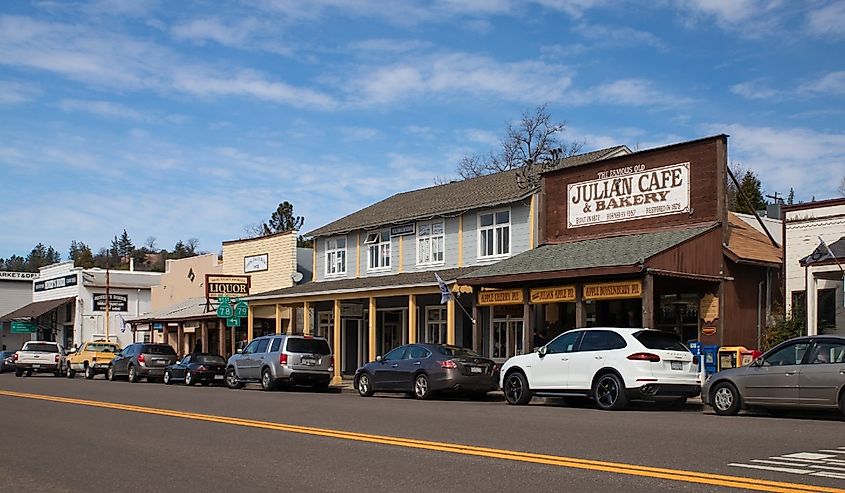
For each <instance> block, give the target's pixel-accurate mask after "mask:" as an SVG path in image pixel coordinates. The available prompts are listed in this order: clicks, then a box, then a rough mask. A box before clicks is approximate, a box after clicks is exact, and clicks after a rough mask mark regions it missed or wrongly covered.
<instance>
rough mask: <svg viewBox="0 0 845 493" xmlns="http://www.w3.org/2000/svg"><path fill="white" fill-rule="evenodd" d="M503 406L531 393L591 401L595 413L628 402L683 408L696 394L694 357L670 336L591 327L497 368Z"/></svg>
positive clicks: (520, 401) (521, 400) (525, 400)
mask: <svg viewBox="0 0 845 493" xmlns="http://www.w3.org/2000/svg"><path fill="white" fill-rule="evenodd" d="M500 375H501V376H500V379H501V381H500V385H501V388H502V389H503V390H504V392H505V398H506V399H507V401H508V404H528V402H529V401H530V400H531V397H532V396H534V395H540V396H554V397H581V398H584V397H592V398H593V399H594V400H595V402H596V405H597V406H598V407H599V408H601V409H622V408H624V407H625V405H626V404H627V403H628V400H630V399H643V400H664V401H671V402H674V403H676V404H683V403H684V402H686V399H687V397H695V396H697V395H699V394H700V392H701V381H700V380H699V377H698V358H697V357H694V356H693V355H692V353H690V351H689V349H687V347H686V346H684V345H683V344H682V343H681V341H680V340H679V339H678V338H677V337H676V336H675V335H674V334H672V333H668V332H661V331H658V330H648V329H619V328H605V327H596V328H589V329H576V330H571V331H569V332H564V333H563V334H561V335H559V336H558V337H556V338H554V339H553V340H552V341H551V342H549V343H548V344H546V345H545V346H543V347H541V348H539V349H538V350H537V351H536V352H534V353H531V354H523V355H520V356H514V357H513V358H511V359H509V360H507V361H506V362H505V364H504V365H503V366H502V370H501V373H500Z"/></svg>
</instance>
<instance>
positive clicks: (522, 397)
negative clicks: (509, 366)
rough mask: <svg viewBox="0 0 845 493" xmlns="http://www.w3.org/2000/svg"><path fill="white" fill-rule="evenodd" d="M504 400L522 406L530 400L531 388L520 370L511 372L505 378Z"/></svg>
mask: <svg viewBox="0 0 845 493" xmlns="http://www.w3.org/2000/svg"><path fill="white" fill-rule="evenodd" d="M505 400H507V401H508V404H514V405H518V406H524V405H525V404H528V403H529V402H530V401H531V389H530V388H528V380H527V379H526V378H525V375H523V374H522V372H518V371H516V372H513V373H511V374H510V375H508V377H507V378H506V379H505Z"/></svg>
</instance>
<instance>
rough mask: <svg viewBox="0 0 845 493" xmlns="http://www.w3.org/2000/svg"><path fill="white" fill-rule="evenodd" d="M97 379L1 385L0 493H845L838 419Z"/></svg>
mask: <svg viewBox="0 0 845 493" xmlns="http://www.w3.org/2000/svg"><path fill="white" fill-rule="evenodd" d="M101 378H102V377H97V379H96V380H93V381H87V380H84V379H82V378H77V379H75V380H67V379H64V378H61V379H58V378H53V377H49V376H35V377H30V378H16V377H15V376H14V375H9V374H3V375H0V410H2V421H0V422H1V423H2V427H0V429H2V432H0V442H2V444H3V451H4V453H3V455H2V460H0V485H3V486H4V488H3V491H87V492H99V491H103V492H105V491H108V492H114V491H127V490H132V491H180V492H195V491H241V492H244V491H262V490H268V489H269V490H273V491H291V492H310V491H347V492H355V491H390V492H397V491H409V492H415V491H426V492H430V491H458V492H463V491H467V492H468V491H484V490H487V491H572V492H574V491H589V492H595V491H644V490H646V489H655V490H659V491H737V490H742V489H750V488H752V487H757V488H763V489H764V490H767V491H834V490H838V489H843V490H842V491H845V421H843V419H841V418H840V417H839V416H837V415H835V414H820V415H812V416H808V415H793V416H788V417H779V418H774V417H770V416H765V415H740V416H737V417H720V416H716V415H714V414H712V413H710V412H702V411H701V410H700V409H699V408H697V407H695V406H688V407H687V409H685V410H683V411H667V410H661V409H659V408H657V407H655V406H649V405H642V406H638V407H637V408H635V409H632V410H628V411H622V412H603V411H598V410H596V409H592V408H589V407H585V408H572V407H565V406H563V405H561V404H558V403H551V402H543V401H539V400H535V402H534V403H532V405H530V406H527V407H513V406H508V405H506V404H505V403H504V402H503V401H501V400H500V399H497V398H495V397H494V396H491V397H490V398H489V399H488V400H486V401H484V402H474V401H470V400H463V399H458V398H445V399H437V400H432V401H425V402H421V401H415V400H413V399H409V398H404V397H401V396H392V395H390V396H381V397H379V396H376V397H373V398H369V399H365V398H361V397H358V396H357V395H354V394H350V393H329V394H318V393H313V392H310V391H280V392H272V393H266V392H262V391H260V390H258V389H257V388H253V387H252V386H248V387H247V388H246V389H244V390H237V391H233V390H228V389H226V388H222V387H217V388H214V387H213V388H206V387H184V386H182V385H175V386H165V385H162V384H147V383H138V384H130V383H128V382H108V381H105V380H102V379H101ZM24 394H26V395H24ZM43 396H51V397H50V398H51V399H52V400H45V399H46V398H45V397H43ZM160 410H165V411H160ZM303 427H307V428H303ZM364 434H365V435H364ZM397 437H399V438H403V439H407V440H404V441H401V440H397V439H396V438H397ZM456 444H458V445H461V446H460V447H459V446H456ZM465 446H475V447H476V448H471V447H465ZM477 447H483V448H484V449H481V448H477ZM516 452H522V453H516ZM525 453H530V454H543V456H542V457H541V456H538V455H527V454H525ZM792 454H803V455H792ZM807 454H809V455H807ZM579 459H586V460H587V461H582V460H579ZM731 464H733V465H731ZM643 466H647V467H643ZM648 468H661V469H669V470H671V471H663V470H655V469H648ZM722 475H724V476H731V477H737V478H743V479H741V480H731V479H730V478H728V479H725V478H722V477H721V476H722ZM749 478H750V481H749ZM766 481H769V482H780V483H789V484H790V485H791V486H790V485H780V486H779V485H776V484H774V483H767V482H766ZM795 485H814V486H812V487H809V488H808V487H804V488H801V487H799V486H795Z"/></svg>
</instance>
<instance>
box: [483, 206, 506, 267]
mask: <svg viewBox="0 0 845 493" xmlns="http://www.w3.org/2000/svg"><path fill="white" fill-rule="evenodd" d="M510 253H511V212H510V211H509V210H503V211H496V212H489V213H485V214H479V215H478V257H479V258H495V257H505V256H508V255H510Z"/></svg>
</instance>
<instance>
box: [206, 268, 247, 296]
mask: <svg viewBox="0 0 845 493" xmlns="http://www.w3.org/2000/svg"><path fill="white" fill-rule="evenodd" d="M249 286H250V282H249V276H235V275H231V276H224V275H217V274H206V275H205V297H206V299H215V298H219V297H221V296H232V297H236V298H237V297H242V296H248V295H249Z"/></svg>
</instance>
